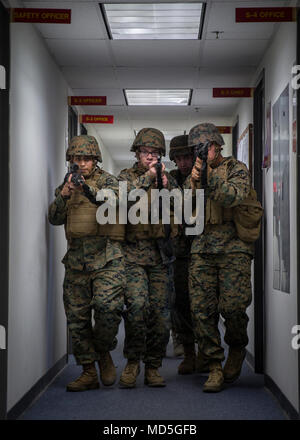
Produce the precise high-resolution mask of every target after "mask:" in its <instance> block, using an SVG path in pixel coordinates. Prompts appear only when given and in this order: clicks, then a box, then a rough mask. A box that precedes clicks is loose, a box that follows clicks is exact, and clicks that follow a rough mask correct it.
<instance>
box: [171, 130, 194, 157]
mask: <svg viewBox="0 0 300 440" xmlns="http://www.w3.org/2000/svg"><path fill="white" fill-rule="evenodd" d="M188 139H189V137H188V135H187V134H182V135H180V136H175V137H173V138H172V139H171V142H170V151H169V157H170V160H175V156H176V155H178V154H191V153H192V152H193V150H192V149H191V146H189V145H188Z"/></svg>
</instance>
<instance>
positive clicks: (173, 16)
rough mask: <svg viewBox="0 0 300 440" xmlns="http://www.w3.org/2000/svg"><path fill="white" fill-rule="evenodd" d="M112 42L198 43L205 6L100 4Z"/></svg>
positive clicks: (203, 4)
mask: <svg viewBox="0 0 300 440" xmlns="http://www.w3.org/2000/svg"><path fill="white" fill-rule="evenodd" d="M100 8H101V11H102V15H103V19H104V21H105V25H106V29H107V32H108V35H109V38H110V39H111V40H197V39H200V38H201V34H202V27H203V20H204V12H205V3H203V2H189V3H100Z"/></svg>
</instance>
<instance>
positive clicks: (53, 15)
mask: <svg viewBox="0 0 300 440" xmlns="http://www.w3.org/2000/svg"><path fill="white" fill-rule="evenodd" d="M10 13H11V22H13V23H62V24H66V23H67V24H69V23H71V9H39V8H12V9H11V10H10Z"/></svg>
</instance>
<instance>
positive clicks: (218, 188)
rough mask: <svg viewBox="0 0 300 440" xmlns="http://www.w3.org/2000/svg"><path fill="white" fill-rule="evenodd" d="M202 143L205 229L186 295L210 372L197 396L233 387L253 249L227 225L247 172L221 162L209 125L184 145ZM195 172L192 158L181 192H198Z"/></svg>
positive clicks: (246, 186)
mask: <svg viewBox="0 0 300 440" xmlns="http://www.w3.org/2000/svg"><path fill="white" fill-rule="evenodd" d="M206 141H209V142H210V147H209V152H208V160H207V163H208V165H209V166H208V181H207V187H206V189H205V197H206V199H207V202H206V210H205V227H204V231H203V233H202V234H200V235H198V236H196V237H195V238H194V240H193V244H192V248H191V263H190V268H189V292H190V299H191V310H192V319H193V322H194V330H195V335H196V338H197V341H198V344H199V346H200V350H201V352H202V353H203V355H204V356H205V357H206V358H207V359H208V361H209V368H210V375H209V378H208V380H207V382H206V383H205V384H204V388H203V391H206V392H217V391H220V390H221V389H222V387H223V381H224V379H225V381H226V382H233V381H234V380H236V379H237V378H238V377H239V375H240V371H241V367H242V363H243V360H244V357H245V353H246V350H245V347H246V345H247V344H248V336H247V323H248V316H247V314H246V309H247V307H248V306H249V305H250V303H251V259H252V258H253V255H254V245H253V243H246V242H244V241H242V240H240V238H239V237H238V235H237V231H236V227H235V225H234V222H233V219H232V208H233V207H234V206H236V205H238V204H239V203H241V202H242V201H243V200H244V199H245V198H246V197H247V196H248V194H249V192H250V177H249V172H248V169H247V167H246V166H245V164H243V163H242V162H239V161H238V160H236V159H235V158H233V157H227V158H223V157H222V155H221V149H222V145H223V144H224V140H223V138H222V136H221V135H220V134H219V132H218V130H217V128H216V127H215V126H214V125H213V124H209V123H203V124H199V125H196V126H195V127H193V128H192V129H191V130H190V133H189V144H190V145H197V144H199V143H204V142H206ZM200 169H201V161H200V160H199V159H198V158H197V161H196V163H195V165H194V168H193V171H192V174H191V176H190V179H189V180H190V182H187V185H186V187H187V188H190V187H192V186H193V184H196V185H197V188H201V171H200ZM191 181H192V185H191ZM219 314H221V315H222V316H223V318H224V320H225V322H224V324H225V329H226V331H225V337H224V340H225V342H226V343H227V344H228V345H229V356H228V359H227V362H226V365H225V367H224V373H223V371H222V364H221V362H222V361H223V360H224V350H223V348H222V346H221V338H220V334H219V330H218V321H219Z"/></svg>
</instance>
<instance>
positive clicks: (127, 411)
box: [19, 326, 288, 421]
mask: <svg viewBox="0 0 300 440" xmlns="http://www.w3.org/2000/svg"><path fill="white" fill-rule="evenodd" d="M123 337H124V332H123V326H121V329H120V332H119V336H118V340H119V343H118V346H117V348H116V350H115V351H113V352H112V357H113V359H114V362H115V364H116V366H117V377H118V378H119V376H120V373H121V371H122V369H123V367H124V366H125V363H126V361H125V359H124V358H123V354H122V346H123ZM179 363H180V359H179V358H175V357H173V347H172V343H171V342H169V345H168V350H167V357H166V358H165V359H164V360H163V367H162V368H161V372H162V374H163V376H164V378H165V379H166V382H167V386H166V388H156V389H153V388H152V389H151V388H149V387H147V386H145V385H144V384H143V381H144V377H143V368H142V369H141V373H140V375H139V378H138V380H137V387H136V388H135V389H132V390H126V389H120V388H118V384H117V383H116V384H115V385H113V386H112V387H104V386H102V387H101V388H100V389H99V390H93V391H88V392H83V393H68V392H66V391H65V386H66V384H67V383H68V382H70V381H71V380H73V379H74V377H76V375H78V374H79V372H80V367H77V366H76V365H75V362H74V358H73V357H72V356H71V357H70V362H69V364H68V366H67V367H66V368H65V369H64V370H63V371H62V373H61V374H59V375H58V376H57V377H56V378H55V380H54V381H53V382H52V383H51V384H50V386H49V387H48V388H47V390H46V391H45V392H44V393H43V394H42V395H41V396H40V397H39V398H38V399H37V400H36V401H35V402H34V403H33V405H32V406H31V407H30V408H29V409H28V410H27V411H25V413H24V414H22V416H20V418H19V419H20V420H190V421H192V420H287V419H288V417H287V415H286V414H285V412H284V411H283V410H282V409H281V407H280V405H279V403H278V401H277V400H276V399H275V398H274V396H273V395H272V394H271V393H270V392H269V391H268V390H267V389H266V388H265V387H264V379H263V376H262V375H260V374H254V373H253V370H252V368H251V367H250V366H249V364H248V363H247V362H244V365H243V370H242V375H241V377H240V379H239V380H238V381H237V382H235V383H234V384H233V385H231V386H228V385H226V386H225V389H224V390H223V391H222V392H220V393H215V394H213V393H211V394H210V393H203V392H202V389H201V388H202V385H203V383H204V382H205V380H206V379H207V375H204V374H203V375H202V374H201V375H200V374H193V375H187V376H179V375H178V374H177V366H178V364H179Z"/></svg>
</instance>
